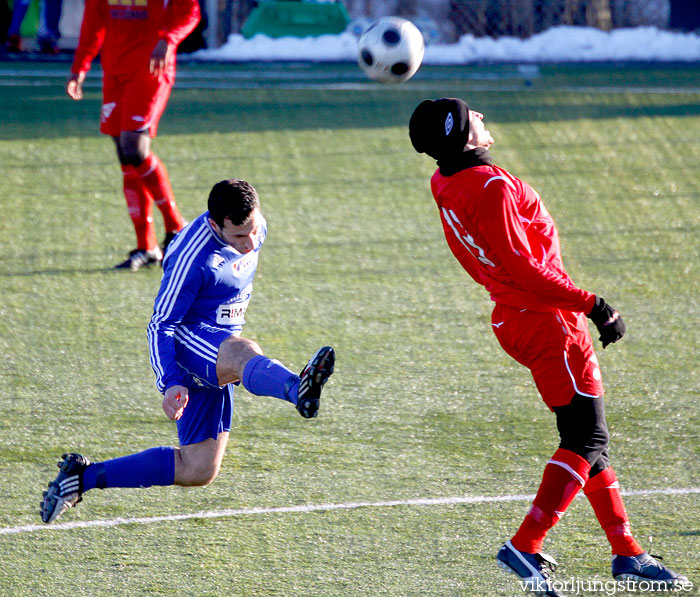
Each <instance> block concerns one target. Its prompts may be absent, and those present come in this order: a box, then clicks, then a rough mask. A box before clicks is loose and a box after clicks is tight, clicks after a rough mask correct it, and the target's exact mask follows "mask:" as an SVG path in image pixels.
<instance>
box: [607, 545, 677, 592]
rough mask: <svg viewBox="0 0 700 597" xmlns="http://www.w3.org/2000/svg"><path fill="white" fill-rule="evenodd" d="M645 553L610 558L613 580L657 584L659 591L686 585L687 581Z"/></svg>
mask: <svg viewBox="0 0 700 597" xmlns="http://www.w3.org/2000/svg"><path fill="white" fill-rule="evenodd" d="M655 558H659V559H661V558H660V557H659V556H650V555H649V554H648V553H647V552H646V551H645V552H643V553H640V554H639V555H638V556H618V555H615V556H613V558H612V575H613V577H614V578H615V580H633V581H635V582H639V581H651V582H653V583H655V584H656V583H658V587H659V590H667V589H674V588H676V587H678V586H680V585H683V584H685V583H688V579H687V578H686V577H685V576H683V575H681V574H678V573H677V572H674V571H673V570H671V569H670V568H667V567H666V566H664V565H663V564H662V563H661V562H659V561H658V560H657V559H655Z"/></svg>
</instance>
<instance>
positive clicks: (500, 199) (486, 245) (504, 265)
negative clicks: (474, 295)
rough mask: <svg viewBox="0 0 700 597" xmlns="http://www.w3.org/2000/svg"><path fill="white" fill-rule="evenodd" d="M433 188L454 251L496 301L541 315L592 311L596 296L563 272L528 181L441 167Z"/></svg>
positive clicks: (492, 170) (486, 168)
mask: <svg viewBox="0 0 700 597" xmlns="http://www.w3.org/2000/svg"><path fill="white" fill-rule="evenodd" d="M431 189H432V192H433V196H434V197H435V201H436V202H437V204H438V208H439V210H440V218H441V220H442V225H443V228H444V230H445V236H446V238H447V243H448V245H449V247H450V249H451V250H452V253H454V255H455V257H456V258H457V260H458V261H459V262H460V263H461V264H462V267H464V269H465V270H467V272H468V273H469V275H471V277H472V278H474V280H476V281H477V282H478V283H479V284H482V285H483V286H485V287H486V290H488V291H489V292H490V293H491V299H492V300H493V301H495V302H496V303H499V304H503V305H509V306H511V307H517V308H522V309H530V310H533V311H544V312H546V311H554V310H556V309H563V310H566V311H578V312H584V313H588V312H589V311H590V310H591V309H592V308H593V305H594V303H595V295H594V294H592V293H590V292H587V291H585V290H581V289H580V288H577V287H576V285H575V284H574V283H573V282H572V280H571V278H570V277H569V276H568V274H567V273H566V271H565V270H564V265H563V263H562V259H561V251H560V247H559V234H558V232H557V229H556V226H555V224H554V220H553V219H552V217H551V216H550V215H549V213H548V212H547V209H546V208H545V206H544V204H543V203H542V200H541V199H540V197H539V195H538V194H537V193H536V192H535V191H534V190H533V189H532V187H530V185H528V184H527V183H525V182H523V181H522V180H519V179H518V178H516V177H515V176H513V175H512V174H510V173H509V172H507V171H506V170H504V169H503V168H498V167H497V166H491V165H486V164H482V165H478V166H474V167H471V168H466V169H464V170H460V171H459V172H457V173H456V174H453V175H451V176H443V175H442V174H441V173H440V170H439V169H438V170H437V172H435V174H434V175H433V177H432V179H431Z"/></svg>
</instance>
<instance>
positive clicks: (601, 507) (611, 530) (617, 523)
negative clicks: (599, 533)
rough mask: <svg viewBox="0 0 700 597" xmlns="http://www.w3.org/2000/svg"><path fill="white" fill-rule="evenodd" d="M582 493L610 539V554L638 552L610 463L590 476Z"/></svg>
mask: <svg viewBox="0 0 700 597" xmlns="http://www.w3.org/2000/svg"><path fill="white" fill-rule="evenodd" d="M583 493H584V494H585V495H586V497H587V498H588V501H589V502H590V503H591V506H593V511H594V512H595V515H596V517H597V518H598V522H600V526H601V527H603V530H604V531H605V534H606V535H607V537H608V541H610V545H611V546H612V552H613V554H617V555H620V556H638V555H639V554H640V553H642V552H643V551H644V550H643V549H642V548H641V547H640V546H639V543H637V542H636V541H635V539H634V537H633V536H632V531H631V530H630V523H629V519H628V518H627V512H625V505H624V504H623V503H622V496H621V495H620V484H619V483H618V482H617V475H616V474H615V471H614V470H613V468H612V467H611V466H609V467H608V468H606V469H603V470H602V471H601V472H600V473H598V474H597V475H596V476H595V477H591V478H590V479H589V480H588V483H586V485H585V487H584V488H583Z"/></svg>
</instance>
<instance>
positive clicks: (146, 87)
mask: <svg viewBox="0 0 700 597" xmlns="http://www.w3.org/2000/svg"><path fill="white" fill-rule="evenodd" d="M172 86H173V79H172V77H170V76H167V75H165V74H163V75H161V76H160V77H154V76H151V75H149V74H145V75H142V76H128V77H124V76H121V77H107V76H105V77H104V80H103V86H102V114H101V115H100V132H101V133H103V134H105V135H110V136H111V137H118V136H119V134H120V133H121V132H122V131H148V133H149V135H150V136H151V137H152V138H153V137H155V136H156V132H157V131H158V121H159V120H160V117H161V116H162V115H163V112H164V111H165V106H166V104H167V103H168V98H169V97H170V90H171V89H172Z"/></svg>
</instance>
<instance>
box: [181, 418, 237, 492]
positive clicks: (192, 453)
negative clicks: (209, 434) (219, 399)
mask: <svg viewBox="0 0 700 597" xmlns="http://www.w3.org/2000/svg"><path fill="white" fill-rule="evenodd" d="M228 438H229V433H228V431H222V432H221V433H219V436H218V437H217V438H216V439H213V438H209V439H206V440H204V441H203V442H199V443H197V444H189V445H186V446H180V447H179V448H176V449H175V485H182V486H184V487H191V486H198V487H203V486H205V485H209V483H211V482H212V481H213V480H214V479H215V478H216V475H218V473H219V469H220V468H221V461H222V460H223V458H224V453H225V452H226V445H227V444H228Z"/></svg>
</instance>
